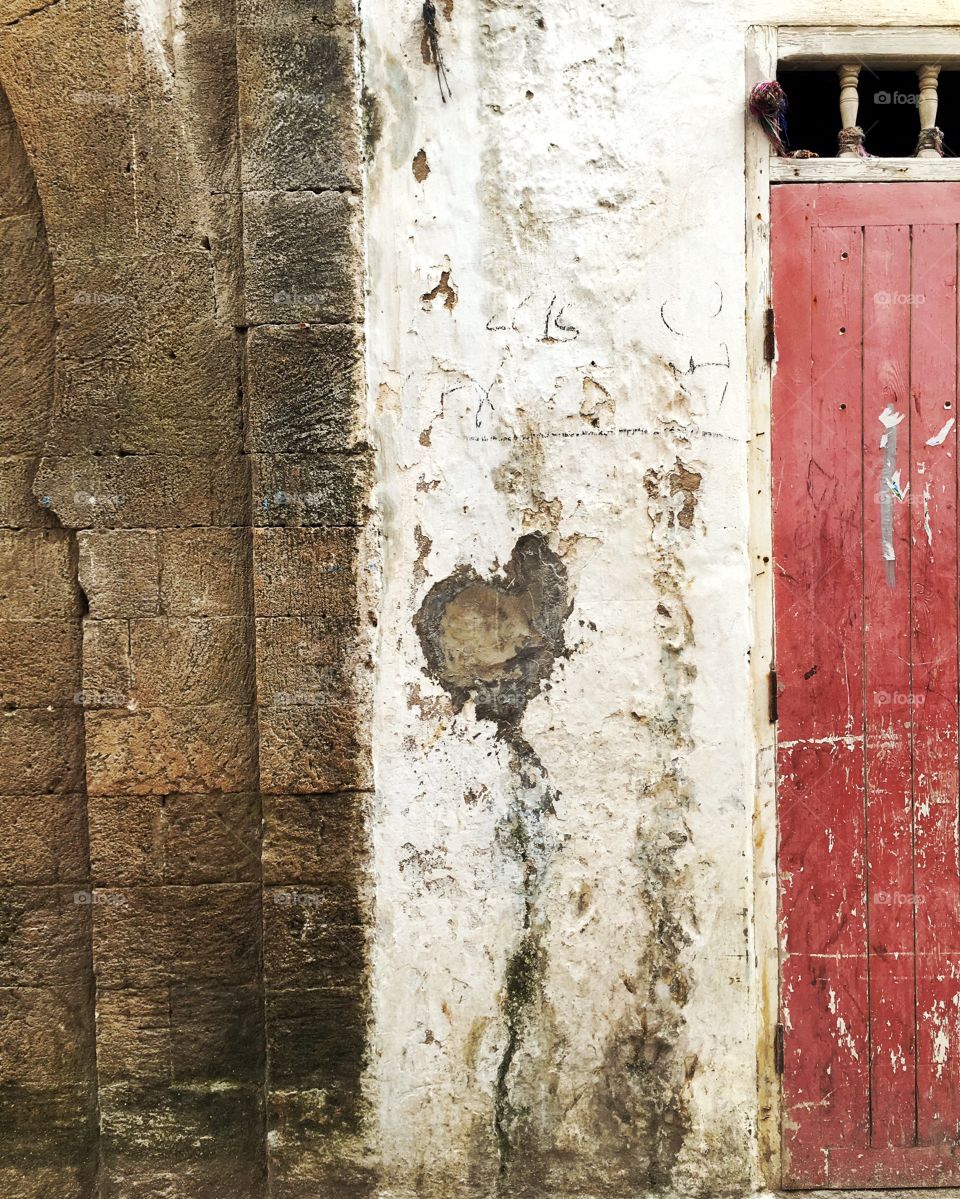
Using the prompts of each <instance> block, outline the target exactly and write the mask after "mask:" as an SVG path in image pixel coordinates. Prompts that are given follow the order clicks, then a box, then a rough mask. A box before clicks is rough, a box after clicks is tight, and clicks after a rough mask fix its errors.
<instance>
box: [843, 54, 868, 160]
mask: <svg viewBox="0 0 960 1199" xmlns="http://www.w3.org/2000/svg"><path fill="white" fill-rule="evenodd" d="M837 74H838V75H839V76H840V138H839V142H840V149H839V150H838V151H837V157H838V158H859V157H860V156H861V155H862V154H863V153H864V149H863V130H862V129H861V128H860V126H859V125H858V124H857V113H858V112H859V109H860V93H859V91H858V90H857V88H858V85H859V83H860V67H859V66H854V65H847V66H843V67H838V69H837Z"/></svg>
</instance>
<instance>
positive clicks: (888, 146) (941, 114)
mask: <svg viewBox="0 0 960 1199" xmlns="http://www.w3.org/2000/svg"><path fill="white" fill-rule="evenodd" d="M777 78H778V80H779V81H780V84H781V85H782V87H783V90H784V91H785V92H786V93H787V101H788V105H789V107H788V108H787V137H788V139H789V142H790V149H791V150H815V151H816V152H817V153H818V154H819V155H820V157H821V158H835V157H836V153H837V134H838V133H839V131H840V80H839V77H838V76H837V72H836V71H835V70H824V71H786V70H784V71H781V72H780V73H779V75H778V76H777ZM938 91H939V96H940V107H939V109H938V112H937V125H938V126H939V128H941V129H942V130H943V143H944V144H943V152H944V156H945V157H947V158H955V157H956V156H957V154H958V153H960V71H941V72H940V84H939V89H938ZM918 92H919V85H918V83H917V73H916V71H874V70H873V69H872V68H870V67H866V66H865V67H862V68H861V70H860V114H859V118H858V120H859V124H860V127H861V129H863V131H864V133H865V134H866V148H867V150H868V151H869V153H871V154H875V155H877V156H878V157H880V158H910V157H911V156H912V155H913V152H914V150H915V149H916V148H917V136H918V134H919V132H920V114H919V110H918V108H917V96H918Z"/></svg>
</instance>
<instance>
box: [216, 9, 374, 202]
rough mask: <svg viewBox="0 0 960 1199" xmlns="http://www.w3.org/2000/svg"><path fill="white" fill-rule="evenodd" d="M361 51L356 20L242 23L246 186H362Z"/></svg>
mask: <svg viewBox="0 0 960 1199" xmlns="http://www.w3.org/2000/svg"><path fill="white" fill-rule="evenodd" d="M356 53H357V48H356V33H355V31H354V29H353V27H352V26H351V25H341V26H335V27H329V26H327V27H324V26H323V25H320V24H319V23H317V24H315V25H314V26H313V27H312V29H311V28H309V27H304V26H299V27H298V26H294V25H291V24H289V23H287V22H279V23H277V24H274V25H257V26H250V25H242V24H241V25H240V26H239V29H238V35H237V56H238V72H239V79H240V122H241V131H242V140H243V168H242V178H243V184H244V187H245V188H246V189H248V190H257V189H259V190H264V189H279V188H290V189H292V188H347V187H353V188H357V189H358V188H359V186H360V142H361V137H360V118H359V104H358V85H357V67H356Z"/></svg>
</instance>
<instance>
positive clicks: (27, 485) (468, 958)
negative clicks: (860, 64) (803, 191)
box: [0, 0, 954, 1199]
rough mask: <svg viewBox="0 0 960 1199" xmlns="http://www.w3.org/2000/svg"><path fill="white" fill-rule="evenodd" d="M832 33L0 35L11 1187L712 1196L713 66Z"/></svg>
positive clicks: (38, 13)
mask: <svg viewBox="0 0 960 1199" xmlns="http://www.w3.org/2000/svg"><path fill="white" fill-rule="evenodd" d="M842 15H843V19H844V20H846V21H850V22H864V23H880V22H883V21H884V20H885V19H886V18H888V17H889V16H890V13H889V12H887V11H885V10H884V9H882V8H876V9H874V8H871V7H869V6H867V5H865V4H862V3H859V2H855V3H851V4H845V6H844V10H843V14H842ZM953 15H954V14H953V12H952V10H951V8H950V7H949V5H948V4H947V3H946V2H945V0H944V2H943V3H939V2H929V3H920V2H919V0H916V2H914V0H911V2H910V3H901V4H900V5H899V6H898V8H897V11H896V16H897V18H898V19H901V20H903V21H905V22H914V23H922V22H930V21H941V22H947V21H949V20H951V19H953ZM837 18H838V12H837V10H836V8H835V7H833V8H831V7H829V6H827V5H826V4H825V3H822V2H821V0H811V2H810V3H806V4H802V3H794V2H792V0H784V2H783V3H781V4H778V5H773V4H761V3H749V2H748V0H726V2H725V3H716V2H713V0H711V2H710V3H707V2H706V0H703V2H701V0H680V2H677V3H671V4H661V5H653V4H650V3H636V2H633V3H626V0H605V2H604V3H600V4H594V5H586V4H584V3H583V2H582V0H539V2H535V3H530V2H528V0H497V2H495V0H437V3H436V8H435V9H434V7H433V5H432V4H428V5H427V6H426V8H424V6H423V5H422V3H421V0H409V2H407V0H403V2H398V0H363V5H362V20H361V17H360V15H359V14H358V12H357V11H356V8H355V6H354V4H353V3H352V2H351V0H0V85H2V98H0V692H2V694H0V704H2V709H3V710H2V712H0V1194H2V1195H3V1196H4V1197H6V1196H9V1197H10V1199H94V1197H96V1199H208V1197H210V1199H212V1197H217V1199H219V1197H221V1196H229V1197H230V1199H266V1197H268V1196H277V1197H280V1199H327V1197H331V1199H332V1197H336V1199H341V1197H345V1196H347V1197H348V1196H356V1197H358V1199H359V1197H361V1196H362V1197H365V1199H366V1197H373V1196H377V1197H379V1199H414V1197H417V1199H433V1197H434V1196H436V1197H438V1199H439V1197H442V1199H456V1197H458V1196H464V1199H466V1197H467V1196H470V1197H471V1199H472V1197H474V1196H491V1197H493V1196H497V1197H502V1199H506V1197H508V1196H515V1197H517V1199H520V1197H523V1196H529V1197H531V1199H534V1197H536V1199H543V1197H547V1196H571V1197H572V1196H576V1197H577V1199H600V1197H601V1196H604V1197H607V1199H634V1197H637V1196H642V1195H651V1194H663V1195H689V1196H705V1197H706V1196H717V1195H746V1194H748V1193H751V1192H753V1191H755V1190H756V1189H758V1188H759V1187H760V1186H761V1175H760V1169H759V1150H758V1142H757V1124H758V1104H757V1088H756V1054H757V1044H756V1024H757V1017H756V1013H757V990H758V983H757V975H756V971H755V962H754V954H753V936H752V920H753V883H754V880H753V879H752V878H751V869H752V866H751V863H752V860H753V859H752V850H751V834H752V829H751V818H752V812H753V806H754V777H755V770H754V750H755V745H754V740H753V734H752V729H753V721H754V698H755V697H754V696H753V695H752V693H751V687H750V682H749V672H748V651H749V647H750V640H751V617H750V603H751V586H750V577H751V566H750V563H749V559H748V553H749V550H748V546H749V539H748V535H749V529H748V494H747V472H746V461H747V449H748V442H749V438H750V436H751V433H752V430H751V427H750V422H749V419H748V413H747V394H746V385H745V379H746V368H747V363H746V351H745V346H744V316H743V313H744V281H745V268H744V249H743V243H744V182H743V100H744V94H745V88H746V81H745V78H744V40H745V33H746V27H747V25H748V24H749V23H750V22H755V21H756V22H771V23H777V22H790V21H793V22H798V21H811V22H820V23H829V22H832V21H835V20H836V19H837ZM361 73H362V76H363V90H362V94H361ZM361 216H363V220H361ZM364 268H365V270H366V280H367V288H366V295H364V289H363V271H364ZM371 446H374V447H375V449H376V468H374V461H373V459H374V450H373V449H372V448H371ZM375 476H376V482H377V487H376V491H375V495H376V503H375V509H376V518H375V519H374V520H371V506H370V489H371V485H372V483H373V481H374V477H375ZM374 781H376V798H374V791H373V787H374Z"/></svg>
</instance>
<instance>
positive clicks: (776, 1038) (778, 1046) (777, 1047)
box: [773, 1024, 783, 1074]
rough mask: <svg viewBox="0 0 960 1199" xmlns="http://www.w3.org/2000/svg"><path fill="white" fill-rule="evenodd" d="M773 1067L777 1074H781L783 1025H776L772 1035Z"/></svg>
mask: <svg viewBox="0 0 960 1199" xmlns="http://www.w3.org/2000/svg"><path fill="white" fill-rule="evenodd" d="M773 1066H774V1069H775V1070H776V1072H777V1073H778V1074H782V1073H783V1025H782V1024H778V1025H777V1027H776V1029H775V1030H774V1033H773Z"/></svg>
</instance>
